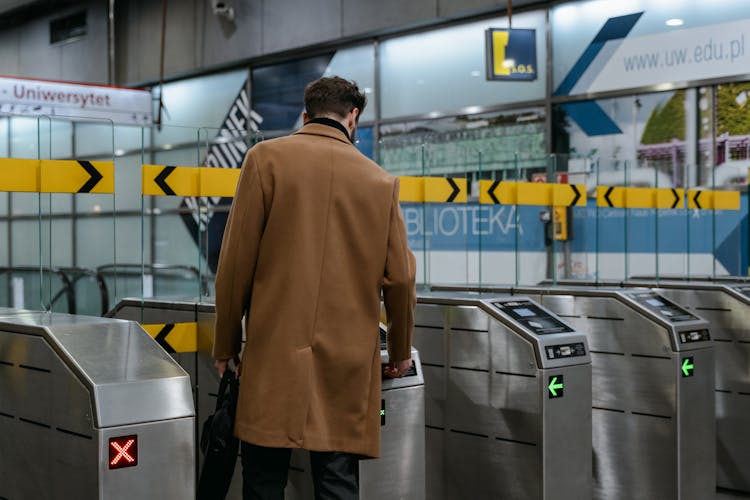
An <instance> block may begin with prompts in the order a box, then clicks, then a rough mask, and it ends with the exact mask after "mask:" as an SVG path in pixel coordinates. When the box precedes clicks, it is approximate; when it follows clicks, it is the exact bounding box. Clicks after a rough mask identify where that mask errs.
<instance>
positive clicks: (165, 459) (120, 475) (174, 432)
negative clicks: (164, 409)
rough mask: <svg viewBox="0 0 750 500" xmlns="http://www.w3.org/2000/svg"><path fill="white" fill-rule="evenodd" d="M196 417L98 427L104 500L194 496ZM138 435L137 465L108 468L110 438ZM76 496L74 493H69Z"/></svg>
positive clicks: (187, 497)
mask: <svg viewBox="0 0 750 500" xmlns="http://www.w3.org/2000/svg"><path fill="white" fill-rule="evenodd" d="M194 425H195V419H194V418H192V417H191V418H179V419H174V420H164V421H161V422H150V423H146V424H140V425H130V426H122V427H110V428H106V429H102V430H100V431H99V439H100V442H101V443H104V444H105V446H102V447H100V449H99V475H100V477H101V478H102V479H101V482H102V490H101V491H103V492H104V494H103V495H101V496H100V498H101V499H102V500H132V499H134V498H143V499H147V498H153V499H159V500H161V499H167V500H185V499H191V498H194V497H195V488H196V482H195V473H194V471H195V462H194V460H193V456H194V454H193V450H194V449H195V446H196V443H195V440H194V438H193V426H194ZM131 434H137V435H138V465H137V466H136V467H129V468H125V469H118V470H109V467H108V462H109V450H108V446H107V444H108V443H109V438H111V437H117V436H128V435H131ZM66 498H73V497H66Z"/></svg>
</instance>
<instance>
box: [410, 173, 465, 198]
mask: <svg viewBox="0 0 750 500" xmlns="http://www.w3.org/2000/svg"><path fill="white" fill-rule="evenodd" d="M399 184H400V189H399V195H398V199H399V201H401V202H411V203H424V202H427V203H466V199H467V189H466V186H467V184H466V179H464V178H449V177H413V176H401V177H399Z"/></svg>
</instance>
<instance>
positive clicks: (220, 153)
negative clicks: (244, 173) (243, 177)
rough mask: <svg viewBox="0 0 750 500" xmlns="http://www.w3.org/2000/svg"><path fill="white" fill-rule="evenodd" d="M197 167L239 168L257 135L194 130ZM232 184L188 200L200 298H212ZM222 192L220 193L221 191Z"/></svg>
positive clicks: (217, 129)
mask: <svg viewBox="0 0 750 500" xmlns="http://www.w3.org/2000/svg"><path fill="white" fill-rule="evenodd" d="M198 137H199V141H198V158H197V160H198V161H199V164H200V165H201V166H205V167H214V168H231V169H239V168H241V167H242V163H243V161H244V159H245V154H246V153H247V151H248V150H249V149H250V148H251V147H253V146H254V145H255V144H257V143H258V142H260V141H262V140H263V135H262V133H260V132H251V133H250V134H247V133H245V132H243V131H239V130H236V129H230V128H228V127H224V128H221V129H219V128H202V129H200V130H199V131H198ZM235 186H236V185H235V184H234V181H231V182H227V183H224V184H222V185H219V186H217V188H218V189H219V191H217V192H213V193H209V194H210V196H201V197H197V198H194V199H192V200H191V203H195V206H196V207H197V209H198V213H199V214H200V219H199V220H198V221H196V222H197V224H198V227H199V229H200V233H201V236H200V252H201V255H202V257H203V258H202V259H201V261H200V264H201V267H200V275H201V282H202V287H203V289H202V293H201V296H202V297H213V296H214V295H215V289H214V282H215V280H216V269H217V266H218V263H219V252H220V250H221V242H222V238H223V236H224V229H225V227H226V223H227V217H228V216H229V210H230V208H231V205H232V200H233V196H234V191H235ZM222 191H223V192H222Z"/></svg>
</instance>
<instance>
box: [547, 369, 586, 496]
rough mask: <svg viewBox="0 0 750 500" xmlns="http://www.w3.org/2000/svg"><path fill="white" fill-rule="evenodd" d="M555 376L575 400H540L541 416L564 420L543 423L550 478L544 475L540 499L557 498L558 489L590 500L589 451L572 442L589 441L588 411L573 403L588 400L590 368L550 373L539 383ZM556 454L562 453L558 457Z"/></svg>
mask: <svg viewBox="0 0 750 500" xmlns="http://www.w3.org/2000/svg"><path fill="white" fill-rule="evenodd" d="M592 359H593V358H592ZM559 376H562V377H564V380H565V390H566V391H568V392H569V393H570V394H575V395H576V398H564V397H563V398H555V399H550V398H546V399H543V400H542V401H543V405H542V412H543V413H544V414H545V415H548V414H549V415H565V418H545V419H544V431H543V432H544V436H545V439H544V441H543V446H544V447H543V450H542V451H543V453H542V457H543V460H544V469H545V470H548V471H554V474H548V475H545V483H544V497H545V498H551V499H552V498H558V497H557V495H556V492H557V491H559V489H560V488H561V486H562V488H563V489H562V491H566V492H574V491H577V492H579V494H580V496H579V498H591V495H592V485H591V467H592V452H591V448H589V447H587V446H580V443H578V442H576V440H580V439H586V438H588V442H591V439H592V437H591V433H592V431H591V429H592V427H591V426H592V421H591V409H590V408H588V407H584V406H582V405H580V404H578V402H577V401H576V399H577V398H578V397H580V398H585V399H588V400H590V399H591V390H592V387H591V380H592V377H591V366H590V365H578V366H568V367H564V368H557V369H554V370H550V371H549V373H548V374H547V375H546V378H545V379H544V380H543V382H545V383H546V384H548V383H549V381H550V377H559ZM582 429H585V430H586V431H582ZM560 450H565V452H564V453H560Z"/></svg>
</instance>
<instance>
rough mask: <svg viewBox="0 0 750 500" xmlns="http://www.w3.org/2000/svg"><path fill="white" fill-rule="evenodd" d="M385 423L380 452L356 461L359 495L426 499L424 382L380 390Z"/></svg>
mask: <svg viewBox="0 0 750 500" xmlns="http://www.w3.org/2000/svg"><path fill="white" fill-rule="evenodd" d="M383 399H384V401H385V412H386V416H385V425H384V426H383V427H382V428H381V437H380V439H381V445H380V448H381V455H380V458H378V459H376V460H362V461H360V464H359V478H360V485H359V488H360V493H359V496H360V498H362V499H365V500H367V499H373V500H374V499H380V498H389V499H398V500H412V499H414V500H419V499H425V498H426V496H425V481H426V477H425V434H424V422H425V414H424V412H425V407H424V394H423V386H422V385H419V386H413V387H405V388H400V389H393V390H389V391H383Z"/></svg>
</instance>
